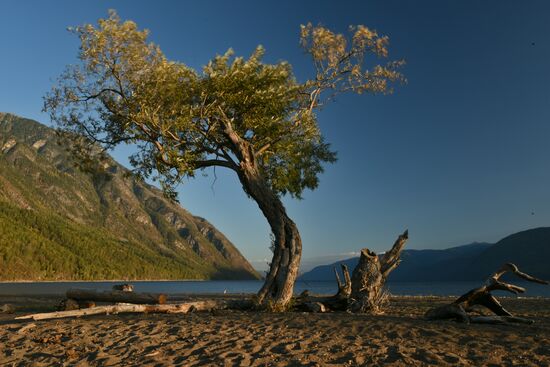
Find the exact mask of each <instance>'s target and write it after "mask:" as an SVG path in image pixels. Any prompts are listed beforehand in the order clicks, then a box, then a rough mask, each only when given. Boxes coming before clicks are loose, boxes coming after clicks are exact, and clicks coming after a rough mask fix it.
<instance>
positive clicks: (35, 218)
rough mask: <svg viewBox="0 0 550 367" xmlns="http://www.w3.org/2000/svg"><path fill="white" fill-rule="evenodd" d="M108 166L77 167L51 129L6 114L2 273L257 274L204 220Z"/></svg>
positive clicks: (2, 119) (1, 157)
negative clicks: (89, 169) (94, 171)
mask: <svg viewBox="0 0 550 367" xmlns="http://www.w3.org/2000/svg"><path fill="white" fill-rule="evenodd" d="M104 168H105V170H104V172H102V173H97V174H93V175H92V174H88V173H84V172H82V171H80V170H78V169H76V168H75V165H74V161H73V160H72V159H71V156H70V154H69V153H68V152H67V151H66V150H65V149H63V147H61V146H60V145H58V144H57V138H56V135H55V132H54V130H52V129H51V128H48V127H46V126H44V125H42V124H39V123H38V122H36V121H32V120H28V119H24V118H21V117H18V116H15V115H12V114H5V113H0V280H16V279H17V280H23V279H24V280H46V279H51V280H55V279H82V280H88V279H258V278H259V275H258V273H257V272H256V271H255V270H254V269H253V268H252V266H251V265H250V264H249V263H248V261H247V260H246V259H245V258H244V257H243V256H242V255H241V254H240V253H239V251H238V250H237V248H236V247H235V246H234V245H233V244H232V243H231V242H230V241H229V240H228V239H227V238H226V237H225V236H224V235H223V234H222V233H220V232H219V231H218V230H217V229H216V228H214V226H213V225H212V224H210V223H209V222H208V221H207V220H205V219H204V218H200V217H196V216H193V215H192V214H190V213H189V212H188V211H186V210H185V209H183V208H182V207H181V206H179V205H178V204H176V203H173V202H171V201H169V200H168V199H166V198H165V197H164V196H163V195H162V192H161V191H160V190H158V189H156V188H155V187H153V186H151V185H148V184H146V183H143V182H141V181H139V180H136V179H134V178H132V177H131V176H129V175H128V170H127V169H126V168H124V167H123V166H121V165H120V164H118V163H117V162H115V161H114V160H112V159H110V160H108V161H107V162H106V163H105V164H104Z"/></svg>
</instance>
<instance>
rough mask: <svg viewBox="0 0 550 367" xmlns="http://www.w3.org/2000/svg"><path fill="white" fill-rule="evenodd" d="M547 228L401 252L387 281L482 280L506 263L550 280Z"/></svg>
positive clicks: (328, 269) (328, 268)
mask: <svg viewBox="0 0 550 367" xmlns="http://www.w3.org/2000/svg"><path fill="white" fill-rule="evenodd" d="M549 258H550V228H535V229H530V230H527V231H523V232H519V233H515V234H512V235H510V236H508V237H505V238H503V239H502V240H500V241H498V242H497V243H495V244H488V243H473V244H470V245H465V246H458V247H453V248H449V249H445V250H404V251H403V253H402V255H401V259H402V262H401V264H399V267H397V268H396V269H395V270H394V271H393V272H392V273H391V274H390V276H389V278H388V281H398V282H433V281H463V280H464V281H466V280H484V279H485V278H487V277H488V276H489V275H490V274H492V273H493V272H495V271H496V270H497V269H498V268H499V267H500V266H502V265H503V264H504V263H507V262H513V263H514V264H516V265H518V267H519V268H520V269H521V270H522V271H524V272H526V273H528V274H531V275H534V276H536V277H539V278H543V279H550V266H548V259H549ZM358 261H359V258H352V259H348V260H343V261H339V262H336V263H333V264H330V265H322V266H318V267H316V268H314V269H312V270H311V271H309V272H307V273H305V274H303V275H302V276H301V278H300V279H302V280H305V281H316V280H334V270H333V268H334V266H338V267H339V266H340V265H339V264H341V263H342V262H343V263H345V264H346V265H347V266H348V267H349V269H350V271H352V270H353V269H354V268H355V265H357V262H358Z"/></svg>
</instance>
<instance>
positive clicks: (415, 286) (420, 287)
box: [0, 280, 550, 298]
mask: <svg viewBox="0 0 550 367" xmlns="http://www.w3.org/2000/svg"><path fill="white" fill-rule="evenodd" d="M120 283H121V282H120V281H116V282H29V283H0V295H63V294H64V293H65V292H66V291H67V289H69V288H89V289H97V290H110V289H111V288H112V286H113V284H120ZM128 283H130V284H133V285H134V290H135V291H136V292H151V293H167V294H186V293H189V294H199V293H200V294H208V293H223V292H224V291H225V292H226V293H228V294H241V293H256V292H257V291H258V290H259V289H260V287H261V286H262V284H263V283H262V282H261V281H225V280H213V281H160V282H159V281H137V282H128ZM481 283H482V282H431V283H415V282H410V283H409V282H407V283H400V282H399V283H398V282H395V283H388V288H389V290H390V292H391V293H392V294H393V295H407V296H418V295H437V296H459V295H461V294H464V293H466V292H467V291H469V290H470V289H472V288H476V287H479V286H480V285H481ZM515 284H517V285H520V286H523V287H525V288H527V292H526V293H524V294H523V295H522V296H525V297H549V298H550V285H540V284H534V283H528V284H526V283H521V282H516V283H515ZM305 289H307V290H309V291H310V292H312V293H317V294H334V293H336V283H335V282H297V283H296V287H295V288H294V291H295V293H297V294H298V293H300V292H302V291H304V290H305ZM496 294H497V295H498V294H500V295H510V296H512V294H511V293H507V292H496Z"/></svg>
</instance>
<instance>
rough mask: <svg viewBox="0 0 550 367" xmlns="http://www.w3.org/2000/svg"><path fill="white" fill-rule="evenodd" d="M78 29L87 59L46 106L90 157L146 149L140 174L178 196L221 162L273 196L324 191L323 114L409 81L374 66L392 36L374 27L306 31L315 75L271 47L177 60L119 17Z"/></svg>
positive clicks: (390, 67) (393, 66) (392, 67)
mask: <svg viewBox="0 0 550 367" xmlns="http://www.w3.org/2000/svg"><path fill="white" fill-rule="evenodd" d="M73 32H75V33H76V34H77V35H78V36H79V38H80V40H81V48H80V53H79V58H80V60H81V64H79V65H76V66H71V67H68V68H67V70H66V71H65V73H64V74H63V75H62V76H61V77H60V79H59V81H58V83H57V86H55V87H54V88H53V89H52V91H51V92H50V93H49V94H48V95H47V96H46V98H45V105H44V108H45V110H46V111H48V112H49V113H50V115H51V118H52V120H53V121H55V122H56V123H57V125H58V126H59V128H60V130H61V131H63V132H65V133H67V134H69V135H68V136H72V137H73V138H72V139H73V140H76V143H73V147H72V148H73V149H74V150H75V154H76V156H78V157H80V158H81V161H83V162H87V163H89V162H93V160H94V159H97V158H93V157H97V156H98V155H99V156H101V152H98V151H97V147H98V146H100V147H102V149H103V150H104V151H105V150H108V149H111V148H113V147H114V146H116V145H117V144H120V143H133V144H137V145H138V146H139V150H138V153H137V154H135V155H134V156H133V157H131V162H132V164H133V166H134V168H135V171H134V173H135V174H137V175H139V176H140V177H149V176H151V175H153V176H154V177H155V178H157V179H159V180H160V182H161V185H162V187H163V189H164V191H165V192H166V193H167V194H168V195H170V196H171V197H174V196H175V193H174V190H173V188H174V185H176V184H177V183H179V182H180V181H181V179H182V178H183V177H185V176H193V175H194V174H195V171H196V170H198V169H204V168H207V167H212V166H220V167H225V168H229V169H232V170H234V171H236V172H237V174H238V175H239V178H241V180H242V179H243V177H244V176H243V173H244V172H245V171H246V170H247V169H251V168H250V167H253V169H254V170H257V171H259V173H260V175H261V176H262V178H263V180H264V181H265V182H266V183H267V184H268V185H269V186H270V188H271V189H272V191H273V192H274V193H275V194H277V195H284V194H287V193H288V194H290V195H292V196H295V197H298V198H299V197H300V196H301V194H302V192H303V191H304V190H305V189H314V188H315V187H317V185H318V175H319V173H321V172H322V171H323V163H326V162H328V163H332V162H335V160H336V154H335V153H334V152H333V151H331V149H330V146H329V145H328V144H327V143H326V142H325V141H324V140H323V137H322V135H321V132H320V131H319V127H318V124H317V117H316V114H315V111H316V110H317V109H318V108H320V107H321V106H322V105H323V104H324V103H325V102H326V101H328V100H330V99H331V98H332V97H333V96H334V94H336V93H342V92H347V91H354V92H358V93H361V92H364V91H369V92H373V93H389V92H391V84H392V83H393V82H396V81H401V80H403V77H402V75H401V74H400V73H399V72H398V71H397V69H398V67H399V66H401V65H402V62H390V63H388V64H386V65H384V66H382V65H377V64H373V65H371V67H370V68H369V67H367V56H368V55H374V56H376V57H378V58H383V57H386V56H387V44H388V39H387V37H381V36H378V34H377V33H376V32H374V31H371V30H369V29H368V28H366V27H364V26H358V27H357V28H356V29H355V32H354V34H353V36H352V39H351V42H348V41H347V40H346V37H345V36H343V35H341V34H334V33H332V32H331V31H329V30H328V29H326V28H323V27H313V26H311V25H307V26H302V33H301V40H302V46H303V47H304V49H305V50H306V52H307V53H309V54H310V55H312V58H313V61H314V65H315V69H316V75H315V77H314V78H313V79H311V80H307V81H305V82H299V81H297V80H296V78H295V76H294V74H293V72H292V68H291V66H290V65H289V64H288V63H287V62H284V61H283V62H279V63H276V64H266V63H264V62H263V61H262V56H263V54H264V49H263V48H262V47H261V46H259V47H258V48H257V49H256V50H255V51H254V53H253V54H252V55H251V56H250V57H249V58H243V57H234V56H233V51H232V50H229V51H228V52H227V53H226V54H224V55H219V56H216V57H215V58H213V59H212V60H211V61H210V62H209V63H208V64H207V65H206V66H205V67H204V68H203V70H202V71H197V70H193V69H191V68H189V67H187V66H186V65H184V64H182V63H180V62H176V61H170V60H168V59H167V58H166V57H165V56H164V54H163V53H162V51H161V50H160V48H159V47H158V46H157V45H154V44H152V43H148V42H147V36H148V31H140V30H139V29H138V28H137V25H136V24H135V23H134V22H131V21H125V22H122V21H121V20H120V19H119V17H118V16H117V15H116V13H115V12H110V15H109V18H107V19H100V20H99V22H98V25H97V27H95V26H93V25H89V24H88V25H84V26H82V27H77V28H74V29H73ZM348 43H349V44H350V46H348ZM76 136H84V137H85V139H84V140H82V139H80V138H76ZM90 157H92V158H90ZM245 186H246V185H245ZM249 194H250V193H249Z"/></svg>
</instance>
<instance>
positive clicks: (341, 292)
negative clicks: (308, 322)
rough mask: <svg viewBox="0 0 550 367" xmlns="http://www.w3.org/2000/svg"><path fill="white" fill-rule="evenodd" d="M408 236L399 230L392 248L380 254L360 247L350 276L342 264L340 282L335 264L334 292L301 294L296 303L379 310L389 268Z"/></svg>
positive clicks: (382, 303)
mask: <svg viewBox="0 0 550 367" xmlns="http://www.w3.org/2000/svg"><path fill="white" fill-rule="evenodd" d="M408 238H409V232H408V231H405V232H403V234H401V235H400V236H399V237H398V238H397V240H396V241H395V243H394V244H393V246H392V248H391V249H390V250H389V251H388V252H386V253H385V254H384V255H381V256H378V255H376V253H374V252H373V251H371V250H369V249H367V248H364V249H363V250H361V257H360V258H359V263H358V264H357V266H356V267H355V269H354V270H353V273H352V275H351V276H350V274H349V270H348V267H347V266H346V265H345V264H342V274H343V277H344V280H343V282H342V281H341V280H340V276H339V275H338V271H337V270H336V268H335V269H334V273H335V275H336V283H337V284H338V292H337V293H336V294H335V295H334V296H332V297H313V296H309V294H302V295H301V296H300V297H299V298H298V304H299V305H302V306H303V307H302V309H305V310H308V311H311V310H317V309H319V308H318V307H312V306H311V304H316V303H321V304H323V305H324V306H326V308H327V309H329V310H333V311H351V312H362V313H373V314H379V313H383V305H384V303H385V301H387V298H388V297H387V296H388V293H387V292H386V290H385V284H386V280H387V278H388V275H389V274H390V273H391V271H392V270H394V269H395V268H396V267H397V266H398V265H399V262H400V261H401V260H400V256H401V252H402V251H403V247H404V246H405V243H406V242H407V239H408Z"/></svg>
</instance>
